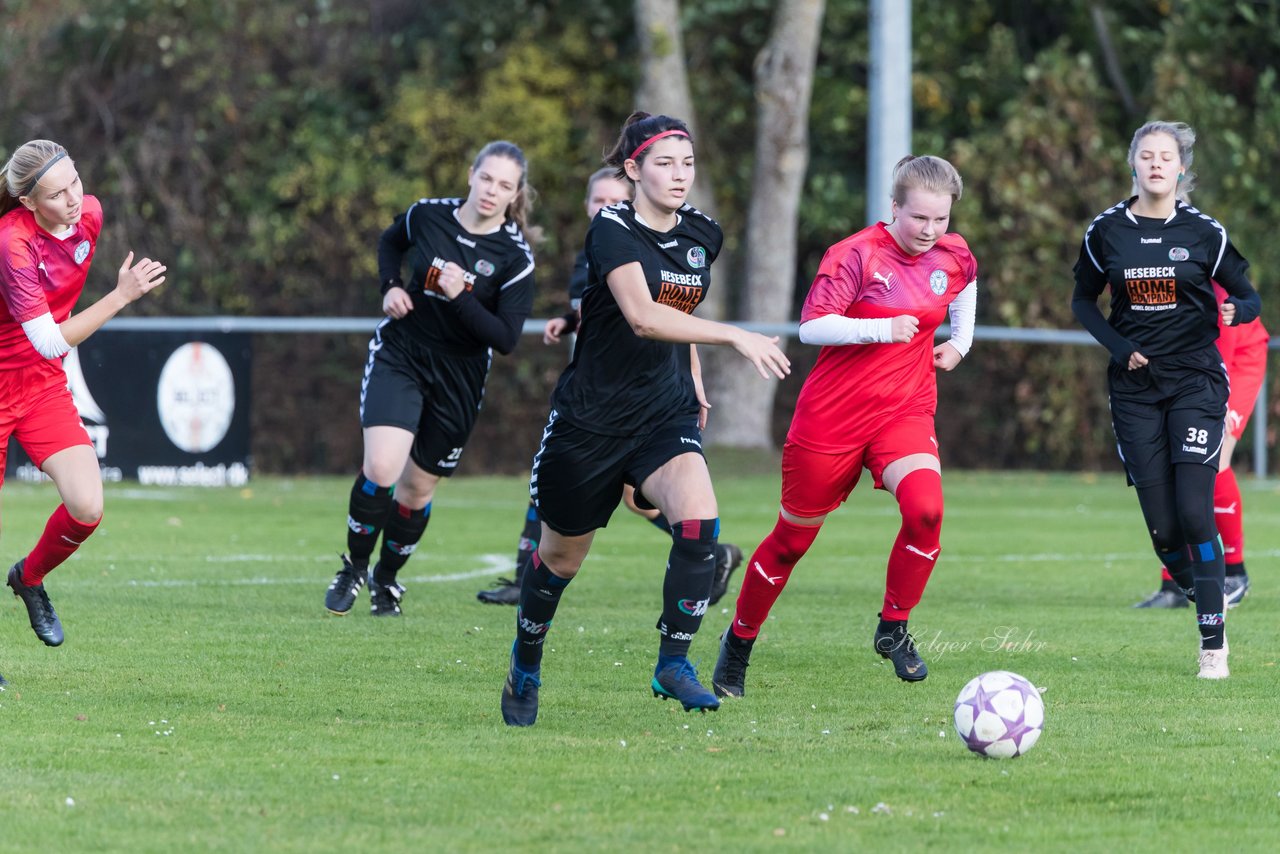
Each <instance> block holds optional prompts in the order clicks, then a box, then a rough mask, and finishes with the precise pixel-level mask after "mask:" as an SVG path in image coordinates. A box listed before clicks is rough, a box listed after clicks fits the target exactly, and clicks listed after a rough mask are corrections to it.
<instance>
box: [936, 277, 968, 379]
mask: <svg viewBox="0 0 1280 854" xmlns="http://www.w3.org/2000/svg"><path fill="white" fill-rule="evenodd" d="M947 314H948V315H949V316H950V318H951V337H950V338H949V339H947V340H946V341H943V342H942V343H941V344H939V345H938V346H937V347H934V348H933V366H934V367H935V368H938V369H939V370H943V371H950V370H954V369H955V367H956V365H958V364H960V360H961V359H963V358H964V357H965V356H967V355H969V348H970V347H972V346H973V328H974V326H975V325H976V323H977V318H978V280H977V279H974V280H973V281H971V282H969V284H967V285H965V286H964V290H962V291H960V293H958V294H956V298H955V299H953V300H952V301H951V305H949V306H948V307H947Z"/></svg>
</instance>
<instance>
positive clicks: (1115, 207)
mask: <svg viewBox="0 0 1280 854" xmlns="http://www.w3.org/2000/svg"><path fill="white" fill-rule="evenodd" d="M1124 206H1125V203H1124V202H1118V203H1116V204H1114V205H1112V206H1111V207H1109V208H1107V209H1106V210H1105V211H1103V212H1102V213H1100V214H1098V215H1097V216H1095V217H1094V218H1093V222H1091V223H1089V227H1088V228H1086V229H1085V230H1084V251H1085V252H1087V253H1089V260H1090V261H1092V262H1093V266H1095V267H1097V268H1098V272H1099V273H1105V272H1107V271H1106V270H1104V269H1102V265H1101V264H1099V263H1098V259H1097V257H1095V256H1094V254H1093V247H1092V246H1090V245H1089V235H1090V234H1092V233H1093V227H1094V226H1095V225H1097V224H1098V220H1100V219H1102V218H1103V217H1105V216H1107V215H1108V214H1113V213H1115V212H1116V211H1117V210H1120V209H1122V208H1123V207H1124Z"/></svg>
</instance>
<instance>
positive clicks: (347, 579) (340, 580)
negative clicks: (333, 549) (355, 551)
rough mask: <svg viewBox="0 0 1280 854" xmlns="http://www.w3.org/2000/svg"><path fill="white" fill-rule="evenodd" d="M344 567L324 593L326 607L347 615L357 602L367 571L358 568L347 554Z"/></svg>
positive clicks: (343, 563)
mask: <svg viewBox="0 0 1280 854" xmlns="http://www.w3.org/2000/svg"><path fill="white" fill-rule="evenodd" d="M341 557H342V569H340V570H338V574H337V575H335V576H334V577H333V583H332V584H330V585H329V589H328V590H326V591H325V593H324V607H325V608H326V609H327V610H328V612H329V613H330V614H337V615H338V616H339V617H341V616H343V615H345V614H346V613H348V612H349V611H350V610H351V607H352V606H353V605H355V604H356V597H357V596H359V595H360V588H361V587H364V582H365V575H366V574H367V573H366V572H364V571H362V570H360V569H357V568H356V566H355V564H353V563H352V562H351V559H350V558H348V557H347V556H346V555H342V556H341Z"/></svg>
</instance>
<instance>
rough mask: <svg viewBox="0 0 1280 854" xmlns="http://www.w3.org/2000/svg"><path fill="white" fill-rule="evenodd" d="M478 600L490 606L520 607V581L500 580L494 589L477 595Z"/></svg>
mask: <svg viewBox="0 0 1280 854" xmlns="http://www.w3.org/2000/svg"><path fill="white" fill-rule="evenodd" d="M476 598H477V599H479V600H480V601H481V602H487V603H488V604H490V605H519V604H520V579H518V578H517V579H515V580H512V579H510V578H499V579H498V580H497V582H496V583H495V584H494V586H493V587H491V588H489V589H488V590H481V591H480V592H479V593H477V594H476Z"/></svg>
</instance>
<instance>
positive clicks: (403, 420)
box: [360, 329, 493, 477]
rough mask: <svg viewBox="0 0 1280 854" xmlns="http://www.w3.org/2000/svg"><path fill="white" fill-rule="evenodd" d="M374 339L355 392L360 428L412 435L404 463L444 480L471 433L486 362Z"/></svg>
mask: <svg viewBox="0 0 1280 854" xmlns="http://www.w3.org/2000/svg"><path fill="white" fill-rule="evenodd" d="M380 333H381V329H379V333H375V334H374V337H373V340H371V341H370V342H369V361H368V362H367V363H366V364H365V368H364V379H363V381H362V382H361V386H360V426H361V427H401V428H403V429H405V430H408V431H409V432H411V433H413V434H414V439H413V447H412V449H411V450H410V451H409V457H410V459H412V460H413V461H414V463H415V464H417V465H418V466H419V467H420V468H422V469H423V470H425V471H428V472H430V473H431V474H434V475H439V476H441V477H448V476H449V475H451V474H453V472H454V471H455V470H456V469H457V468H458V461H459V460H460V459H461V458H462V449H463V448H464V447H465V446H466V444H467V438H468V437H470V435H471V430H472V428H473V427H475V424H476V416H477V415H478V414H479V412H480V403H481V401H482V400H483V399H484V382H485V378H486V377H487V376H488V375H489V364H490V362H492V360H493V359H492V356H491V355H490V354H488V353H486V354H484V355H482V356H450V355H446V354H444V353H439V352H436V351H434V350H431V349H430V348H428V347H426V346H414V345H409V346H405V345H403V344H400V343H399V342H395V343H393V342H388V341H385V340H384V339H383V338H382V337H381V335H380Z"/></svg>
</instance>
